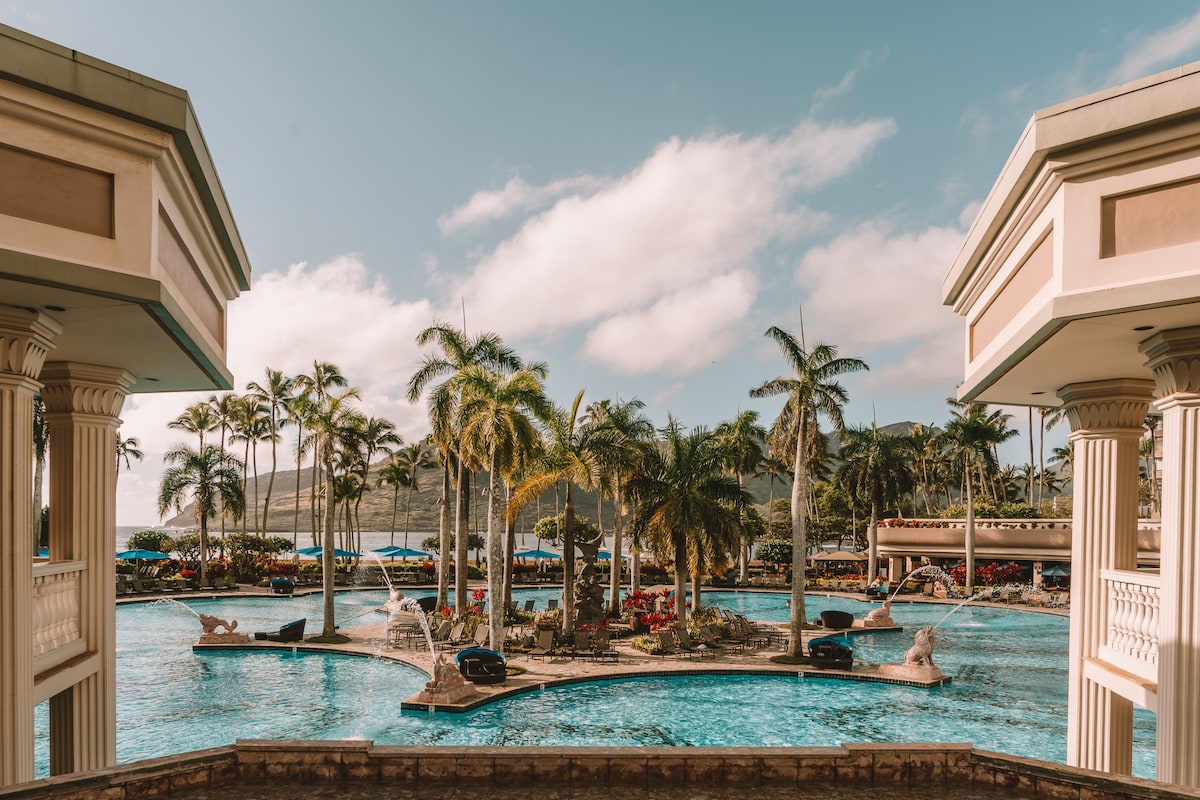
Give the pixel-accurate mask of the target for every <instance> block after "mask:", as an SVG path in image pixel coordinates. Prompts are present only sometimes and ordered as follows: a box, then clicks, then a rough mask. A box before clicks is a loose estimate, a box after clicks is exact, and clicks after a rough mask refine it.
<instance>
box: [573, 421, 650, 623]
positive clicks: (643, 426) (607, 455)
mask: <svg viewBox="0 0 1200 800" xmlns="http://www.w3.org/2000/svg"><path fill="white" fill-rule="evenodd" d="M645 407H646V404H645V403H643V402H642V401H641V400H638V399H636V398H635V399H633V400H626V401H624V402H622V401H620V400H617V401H616V402H613V401H610V400H602V401H599V402H597V403H592V404H590V405H589V406H588V412H587V416H588V421H589V424H590V425H591V426H592V427H593V428H596V429H603V431H598V432H597V435H594V436H592V437H591V438H592V440H593V441H594V442H595V443H596V445H597V451H598V456H599V460H600V469H601V470H602V472H603V473H604V475H605V476H606V478H607V479H602V480H601V481H599V482H598V483H599V485H600V486H606V485H607V486H609V487H610V488H611V491H612V498H613V536H612V549H611V551H610V555H611V556H612V559H611V561H610V562H609V563H610V564H611V568H610V570H609V586H608V604H609V613H611V614H617V613H619V612H620V609H621V564H622V562H623V560H624V558H623V556H624V547H625V543H624V515H625V499H626V498H625V494H626V492H625V484H626V482H627V481H628V478H629V475H631V474H632V473H633V472H634V471H635V470H636V469H637V468H638V466H639V464H641V460H642V457H643V455H644V454H645V452H646V449H647V448H648V447H649V446H651V445H650V442H651V440H652V439H653V438H654V425H653V424H652V423H651V422H650V419H649V418H648V417H646V416H645V415H644V414H642V413H641V412H642V409H644V408H645ZM605 432H606V433H605ZM597 497H598V498H599V497H600V493H597ZM631 568H632V569H631V572H630V574H631V576H632V575H636V574H637V570H638V568H639V565H638V563H637V559H636V558H635V560H634V563H633V564H631Z"/></svg>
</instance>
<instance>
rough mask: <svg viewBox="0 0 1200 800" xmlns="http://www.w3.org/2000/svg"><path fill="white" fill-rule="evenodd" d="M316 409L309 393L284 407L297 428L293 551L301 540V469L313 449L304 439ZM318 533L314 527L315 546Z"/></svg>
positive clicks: (296, 397)
mask: <svg viewBox="0 0 1200 800" xmlns="http://www.w3.org/2000/svg"><path fill="white" fill-rule="evenodd" d="M316 408H317V407H316V404H315V403H313V400H312V396H311V395H310V394H308V393H307V392H301V393H299V394H296V395H293V396H292V397H291V398H289V399H288V401H287V404H286V405H285V406H284V410H285V413H286V414H287V419H288V424H290V425H295V426H296V497H295V506H294V508H293V511H292V549H293V550H295V549H296V547H297V545H298V544H299V538H300V469H301V467H302V466H303V465H304V457H305V455H306V454H307V453H308V451H309V450H312V449H313V448H312V447H311V446H310V443H309V441H308V440H306V439H305V438H304V432H305V429H306V427H307V426H308V423H309V421H310V420H311V419H312V417H313V415H314V414H315V413H316ZM310 438H311V437H310ZM315 460H316V459H315V457H314V461H315ZM312 497H313V493H312V487H310V490H309V498H310V500H311V499H312ZM310 514H311V510H310ZM316 533H317V529H316V527H315V526H313V527H312V535H313V537H314V539H313V543H314V544H315V543H316Z"/></svg>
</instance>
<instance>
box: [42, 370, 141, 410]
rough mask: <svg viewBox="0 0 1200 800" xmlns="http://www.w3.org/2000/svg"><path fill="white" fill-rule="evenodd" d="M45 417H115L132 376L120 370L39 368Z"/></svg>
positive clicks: (130, 384)
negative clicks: (87, 415)
mask: <svg viewBox="0 0 1200 800" xmlns="http://www.w3.org/2000/svg"><path fill="white" fill-rule="evenodd" d="M41 379H42V383H43V386H42V399H43V400H44V401H45V403H46V413H47V414H62V413H72V414H92V415H95V416H100V417H111V418H114V419H115V418H116V417H117V415H118V414H120V413H121V406H122V405H124V403H125V396H126V395H128V394H129V387H131V386H132V385H133V383H134V380H135V379H134V377H133V375H131V374H130V373H128V372H126V371H125V370H123V369H121V368H119V367H101V366H97V365H95V364H79V363H76V362H74V361H51V362H50V363H49V364H47V365H46V366H45V367H43V368H42V375H41Z"/></svg>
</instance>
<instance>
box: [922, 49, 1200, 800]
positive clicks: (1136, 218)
mask: <svg viewBox="0 0 1200 800" xmlns="http://www.w3.org/2000/svg"><path fill="white" fill-rule="evenodd" d="M943 294H944V298H945V302H946V303H947V304H948V305H951V306H953V308H954V310H955V311H956V312H958V313H959V314H960V315H962V316H963V317H964V318H965V321H966V363H965V370H964V372H965V380H964V382H963V383H962V385H961V387H960V389H959V397H960V398H962V399H965V400H981V401H986V402H989V403H1008V404H1016V405H1033V406H1046V405H1056V404H1062V406H1063V407H1064V408H1065V409H1066V411H1067V414H1068V418H1069V420H1070V422H1071V440H1072V442H1073V443H1074V447H1075V455H1074V508H1073V537H1072V542H1071V566H1072V573H1071V644H1070V687H1069V709H1070V710H1069V722H1068V744H1067V756H1068V761H1069V763H1070V764H1072V765H1078V766H1083V767H1089V768H1092V769H1098V770H1103V771H1109V772H1114V773H1128V772H1129V770H1130V768H1131V758H1132V756H1131V751H1132V744H1131V743H1132V735H1133V731H1132V712H1133V707H1134V705H1135V704H1137V705H1140V706H1144V707H1147V708H1149V709H1151V710H1153V711H1155V712H1156V713H1157V730H1158V745H1157V764H1158V778H1159V780H1162V781H1168V782H1171V783H1178V784H1183V785H1185V786H1191V787H1200V64H1192V65H1189V66H1186V67H1181V68H1179V69H1176V70H1172V71H1170V72H1165V73H1162V74H1160V75H1155V76H1153V77H1150V78H1146V79H1143V80H1140V81H1136V82H1133V83H1130V84H1126V85H1124V86H1119V87H1116V88H1113V89H1108V90H1106V91H1103V92H1099V93H1096V94H1093V95H1089V96H1087V97H1083V98H1079V99H1077V100H1072V101H1070V102H1068V103H1063V104H1062V105H1059V106H1055V107H1053V108H1048V109H1045V110H1043V111H1039V112H1037V113H1036V114H1035V115H1034V117H1033V119H1032V120H1031V121H1030V123H1029V125H1028V126H1027V127H1026V129H1025V131H1024V133H1023V134H1022V136H1021V138H1020V140H1019V141H1018V142H1017V146H1016V148H1015V149H1014V150H1013V153H1012V155H1011V156H1010V157H1009V159H1008V163H1007V164H1005V166H1004V169H1003V171H1002V172H1001V174H1000V177H999V178H998V179H997V181H996V184H995V186H994V187H993V189H992V191H991V193H990V194H989V195H988V198H987V201H986V202H985V204H984V206H983V208H982V210H981V211H980V213H979V216H978V218H977V219H976V221H975V223H974V225H973V226H972V227H971V230H970V232H969V233H968V234H967V239H966V242H965V243H964V245H963V247H962V251H961V252H960V253H959V255H958V258H957V259H956V260H955V262H954V265H953V267H952V268H951V269H950V272H949V274H948V275H947V277H946V280H945V284H944V286H943ZM1148 412H1151V413H1158V414H1161V415H1162V431H1163V456H1162V460H1161V461H1160V467H1161V470H1162V483H1163V488H1162V509H1163V511H1162V528H1161V548H1162V549H1161V569H1160V570H1158V571H1147V570H1137V530H1138V525H1137V478H1138V439H1139V438H1140V436H1141V433H1142V424H1143V421H1144V419H1145V417H1146V415H1147V413H1148Z"/></svg>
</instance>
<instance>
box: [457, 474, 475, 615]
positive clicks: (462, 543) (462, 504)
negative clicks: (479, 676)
mask: <svg viewBox="0 0 1200 800" xmlns="http://www.w3.org/2000/svg"><path fill="white" fill-rule="evenodd" d="M457 488H458V495H457V497H458V503H457V505H456V506H455V508H456V511H455V515H454V608H455V610H456V611H457V612H458V613H460V614H461V613H462V612H463V611H465V610H466V608H467V605H468V597H467V569H468V568H467V552H468V551H467V534H468V532H467V526H469V525H470V524H471V509H470V507H469V506H468V501H467V494H468V491H469V490H470V483H469V478H468V476H467V468H466V467H465V466H464V465H463V460H462V454H461V453H460V454H459V458H458V487H457Z"/></svg>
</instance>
